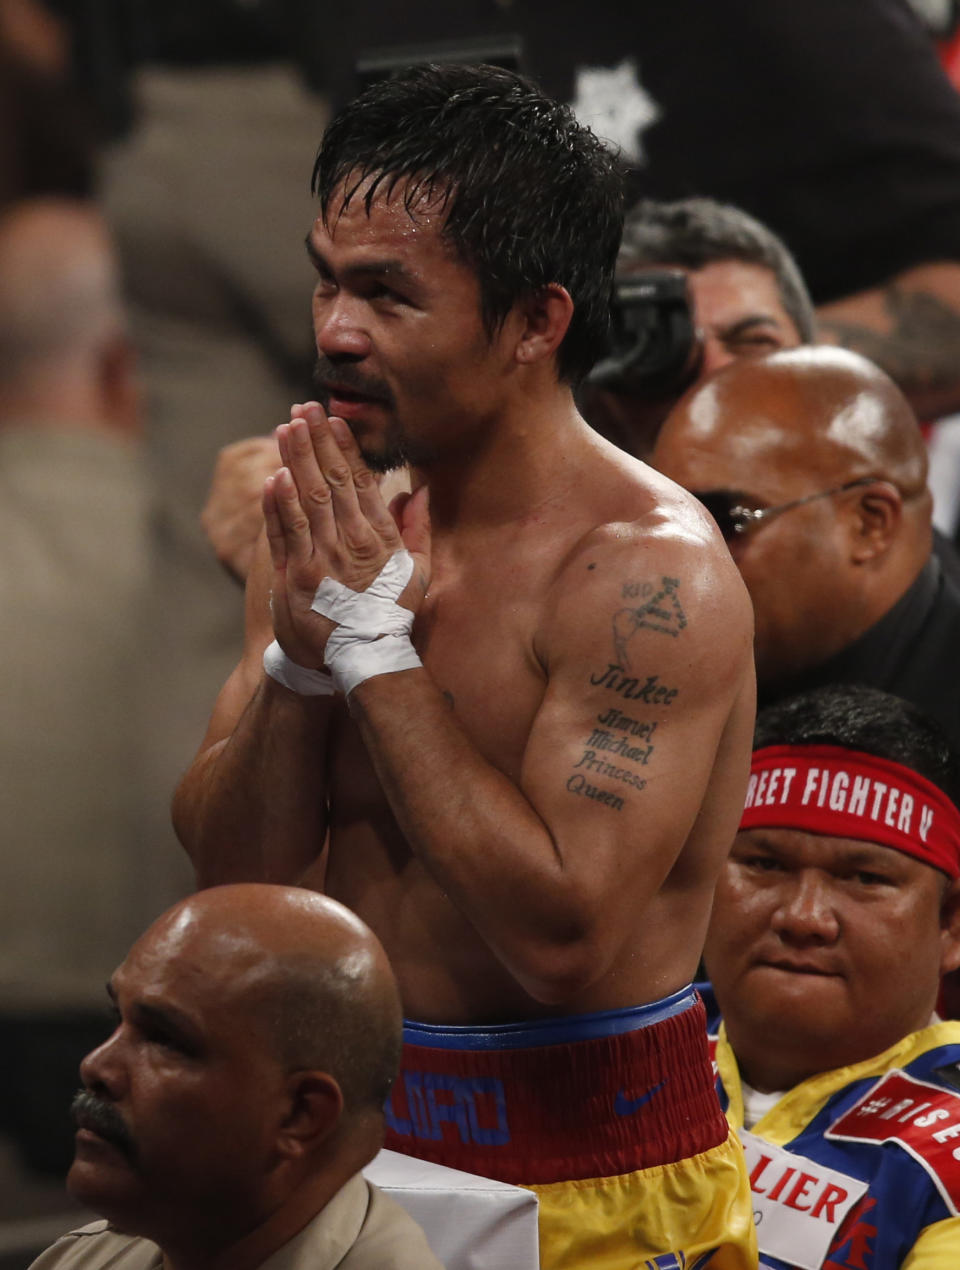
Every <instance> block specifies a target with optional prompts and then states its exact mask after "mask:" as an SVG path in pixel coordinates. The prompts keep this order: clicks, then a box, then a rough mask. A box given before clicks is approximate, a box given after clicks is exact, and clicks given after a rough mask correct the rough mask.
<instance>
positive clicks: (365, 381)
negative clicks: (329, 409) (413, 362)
mask: <svg viewBox="0 0 960 1270" xmlns="http://www.w3.org/2000/svg"><path fill="white" fill-rule="evenodd" d="M313 383H314V387H315V388H316V389H317V391H318V392H319V393H320V394H321V399H322V398H323V396H324V395H326V396H327V397H329V390H328V387H327V385H328V384H336V385H337V386H338V387H340V388H346V389H347V390H348V391H349V392H355V393H357V394H358V395H359V396H361V397H373V398H375V399H376V400H377V401H382V402H384V403H385V404H386V405H388V406H392V405H393V393H392V392H391V391H390V388H389V386H388V385H387V384H385V383H384V381H383V380H382V379H377V378H376V377H375V376H373V375H367V374H366V373H365V372H364V371H362V370H359V369H358V368H357V367H356V366H355V365H354V364H353V362H340V363H337V362H332V361H331V360H330V358H329V357H323V356H321V357H318V358H317V361H316V364H315V365H314V368H313Z"/></svg>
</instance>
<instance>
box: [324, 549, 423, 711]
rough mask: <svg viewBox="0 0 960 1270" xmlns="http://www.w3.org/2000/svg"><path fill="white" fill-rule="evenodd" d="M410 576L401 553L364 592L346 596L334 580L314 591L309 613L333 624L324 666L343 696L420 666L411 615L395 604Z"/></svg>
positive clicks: (406, 558) (410, 568) (346, 590)
mask: <svg viewBox="0 0 960 1270" xmlns="http://www.w3.org/2000/svg"><path fill="white" fill-rule="evenodd" d="M412 576H413V557H412V556H411V555H410V553H409V551H406V550H403V549H401V550H400V551H395V552H394V553H393V555H392V556H391V557H390V559H389V560H388V561H387V563H386V564H385V565H384V566H383V568H382V569H381V570H380V572H379V574H378V575H377V577H376V578H375V579H374V580H373V582H372V583H371V584H370V586H369V587H367V589H366V591H351V589H350V588H349V587H347V586H344V585H343V583H342V582H337V581H336V580H335V579H334V578H324V579H323V581H322V582H321V583H320V585H319V586H318V587H317V593H316V595H315V596H314V597H313V604H312V605H311V606H310V607H311V608H312V609H313V611H314V612H315V613H322V614H323V616H324V617H328V618H330V620H331V621H332V622H336V624H337V627H336V630H335V631H334V632H333V634H332V635H331V636H330V638H329V639H328V640H327V648H326V653H325V654H324V662H325V663H326V665H327V666H328V667H329V668H330V673H331V675H332V676H333V682H334V684H335V686H336V688H337V689H338V690H339V691H340V692H342V693H343V694H344V696H349V695H350V693H351V692H353V690H354V688H356V687H357V685H358V684H362V683H364V682H365V681H366V680H367V679H372V678H373V677H374V675H389V674H392V673H394V672H395V671H398V670H414V669H415V668H416V667H418V666H422V665H423V663H422V662H421V660H420V658H419V657H418V656H417V654H416V652H415V650H414V647H413V645H412V644H411V642H410V630H411V628H412V626H413V614H412V613H411V612H410V610H409V609H405V608H401V606H400V605H399V604H398V603H397V600H398V599H399V597H400V595H401V593H402V592H403V588H404V587H405V586H406V585H407V583H408V582H409V581H410V578H411V577H412Z"/></svg>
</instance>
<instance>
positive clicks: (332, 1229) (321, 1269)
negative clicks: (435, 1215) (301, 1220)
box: [30, 1173, 443, 1270]
mask: <svg viewBox="0 0 960 1270" xmlns="http://www.w3.org/2000/svg"><path fill="white" fill-rule="evenodd" d="M162 1265H163V1255H162V1253H161V1251H160V1249H159V1248H158V1247H157V1245H156V1244H155V1243H152V1242H151V1241H150V1240H149V1239H139V1238H137V1237H136V1236H134V1235H121V1234H118V1233H117V1231H115V1230H111V1229H110V1227H109V1226H108V1224H107V1223H106V1222H105V1221H99V1222H93V1223H92V1224H91V1225H89V1226H83V1227H82V1228H81V1229H80V1230H74V1231H71V1232H70V1233H69V1234H68V1235H64V1236H63V1237H62V1238H61V1239H58V1240H57V1242H56V1243H55V1244H54V1245H53V1246H52V1247H51V1248H48V1249H47V1250H46V1252H43V1253H41V1254H40V1256H39V1257H38V1258H37V1260H36V1261H34V1263H33V1265H32V1266H31V1268H30V1270H107V1267H109V1270H160V1268H161V1267H162ZM260 1270H443V1267H442V1266H441V1264H440V1262H439V1261H438V1260H437V1259H436V1257H435V1256H434V1255H433V1253H432V1252H431V1251H430V1248H429V1245H428V1244H427V1240H426V1236H425V1235H424V1233H423V1231H422V1230H421V1229H420V1227H419V1226H418V1225H417V1224H416V1222H415V1221H414V1220H413V1219H412V1218H411V1217H408V1216H407V1214H406V1213H405V1212H404V1211H403V1209H402V1208H401V1207H400V1205H399V1204H396V1203H394V1201H393V1200H392V1199H390V1198H388V1196H386V1195H384V1194H383V1192H382V1191H379V1190H378V1189H377V1188H376V1187H375V1186H373V1185H371V1183H369V1182H367V1181H366V1180H365V1179H364V1178H363V1177H362V1176H361V1175H360V1174H359V1173H357V1174H356V1175H355V1176H354V1177H352V1178H351V1179H350V1181H349V1182H347V1184H346V1185H345V1186H343V1187H342V1188H341V1189H340V1190H339V1191H338V1192H337V1194H336V1195H335V1196H334V1197H333V1199H332V1200H331V1201H330V1203H329V1204H327V1206H326V1208H324V1209H322V1210H321V1212H319V1213H318V1214H317V1216H316V1217H315V1218H314V1219H313V1221H312V1222H310V1223H309V1225H307V1226H305V1227H304V1228H303V1230H302V1231H301V1232H300V1234H299V1235H296V1236H295V1237H294V1238H293V1239H291V1240H290V1242H289V1243H287V1244H284V1246H283V1247H282V1248H280V1249H279V1250H278V1251H277V1252H275V1253H274V1254H273V1256H272V1257H270V1258H269V1259H268V1260H267V1261H265V1262H264V1263H263V1265H262V1266H261V1267H260Z"/></svg>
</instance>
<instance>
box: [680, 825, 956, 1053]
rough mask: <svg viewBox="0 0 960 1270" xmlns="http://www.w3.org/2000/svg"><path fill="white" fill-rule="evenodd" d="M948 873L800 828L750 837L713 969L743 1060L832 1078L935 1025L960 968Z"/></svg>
mask: <svg viewBox="0 0 960 1270" xmlns="http://www.w3.org/2000/svg"><path fill="white" fill-rule="evenodd" d="M954 894H955V888H953V887H950V886H949V884H948V882H947V879H946V877H945V875H944V874H942V873H940V872H939V870H937V869H934V868H931V867H930V866H929V865H926V864H923V863H921V862H920V861H919V860H916V859H914V858H912V857H911V856H907V855H905V854H903V853H902V852H900V851H895V850H893V849H892V848H890V847H884V846H879V845H876V844H874V843H866V842H858V841H854V840H852V839H847V838H827V837H823V836H820V835H816V834H810V833H805V832H800V831H798V830H790V829H751V830H746V831H742V832H741V833H739V834H738V835H737V838H736V841H735V843H734V846H733V850H732V852H731V854H730V858H729V860H728V861H727V863H726V865H725V866H724V870H723V873H722V876H721V879H720V883H719V885H718V887H717V893H716V899H715V902H714V908H713V916H712V919H711V924H710V930H709V933H708V936H707V942H706V948H705V953H704V956H705V960H706V965H707V971H708V974H709V976H710V979H711V981H712V983H713V985H714V988H715V990H716V994H717V999H718V1002H719V1004H720V1008H721V1012H722V1013H723V1015H724V1017H725V1019H726V1023H727V1030H728V1034H729V1036H730V1040H731V1044H732V1045H733V1048H734V1050H735V1052H739V1049H740V1047H741V1046H742V1048H743V1050H744V1052H745V1053H747V1054H749V1053H751V1052H753V1053H755V1052H757V1051H758V1050H762V1049H763V1047H765V1046H768V1045H770V1044H771V1043H775V1044H778V1045H784V1046H787V1047H789V1048H790V1049H791V1050H792V1051H793V1052H794V1054H795V1055H796V1057H797V1060H798V1063H799V1065H800V1067H803V1068H806V1069H808V1070H809V1071H821V1070H827V1069H830V1068H833V1067H837V1066H841V1065H844V1064H846V1063H851V1062H858V1061H860V1060H861V1059H865V1058H868V1057H870V1056H872V1055H874V1054H878V1053H880V1052H881V1051H882V1050H884V1049H886V1048H888V1046H890V1045H892V1044H894V1043H895V1042H896V1041H898V1040H899V1039H900V1038H901V1037H902V1036H904V1035H906V1034H907V1033H908V1032H911V1031H914V1030H916V1029H917V1028H919V1027H922V1026H925V1025H926V1024H927V1023H928V1022H929V1019H930V1015H931V1012H932V1011H933V1008H934V1004H935V1001H936V997H937V990H938V986H939V978H940V974H941V972H942V971H944V970H946V969H953V968H954V966H955V965H956V964H957V962H958V960H960V941H958V938H957V935H956V934H955V933H954V932H953V930H952V928H951V927H952V922H953V921H954V914H955V908H956V900H955V898H949V899H948V898H946V897H948V896H950V897H953V896H954Z"/></svg>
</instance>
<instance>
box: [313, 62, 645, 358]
mask: <svg viewBox="0 0 960 1270" xmlns="http://www.w3.org/2000/svg"><path fill="white" fill-rule="evenodd" d="M370 178H372V179H370ZM364 182H369V183H368V184H366V185H365V188H364V192H363V198H364V203H365V206H366V209H367V212H368V213H369V210H370V207H371V205H372V202H373V200H374V198H375V197H376V196H377V194H378V193H382V194H386V195H389V194H390V193H391V192H392V191H393V190H395V189H396V188H398V187H400V188H401V189H402V193H403V202H404V206H405V207H406V208H407V211H408V212H409V213H410V214H411V216H415V215H416V209H417V206H418V204H420V203H421V202H422V201H423V200H427V201H428V202H432V201H436V202H437V204H438V205H439V206H440V207H441V208H442V209H443V212H444V224H443V231H442V232H443V234H444V236H445V237H446V238H447V239H448V240H449V242H450V243H451V244H452V246H453V247H454V249H455V250H456V252H457V253H458V255H459V256H460V257H461V259H463V260H464V261H465V262H466V263H467V264H469V265H470V267H471V268H473V269H474V270H475V272H476V275H477V278H478V281H479V284H480V296H481V310H482V318H483V322H484V326H485V328H486V330H487V332H488V334H489V335H490V336H491V337H492V335H493V334H494V333H495V332H496V330H497V329H498V328H499V326H500V325H502V323H503V321H504V320H505V318H506V316H507V314H508V313H509V312H510V310H511V309H512V308H513V306H514V304H515V303H516V302H517V301H518V300H521V299H523V298H525V297H528V296H533V295H536V293H537V292H538V291H540V290H541V289H542V288H544V287H545V286H547V285H548V284H549V283H558V284H559V285H560V286H563V287H565V288H566V289H567V291H568V292H569V293H570V296H571V298H572V300H573V303H574V313H573V317H572V320H571V323H570V327H569V329H568V331H567V333H566V336H565V338H564V340H563V342H562V344H561V345H560V348H559V350H558V353H557V371H558V376H559V378H560V379H561V380H565V381H569V382H571V383H577V382H579V380H581V379H582V378H583V376H584V375H586V373H587V372H588V371H589V370H590V368H591V367H592V366H593V364H594V362H595V361H596V360H597V359H598V357H600V356H601V355H602V354H603V353H604V352H605V351H606V347H607V342H608V337H609V325H610V301H611V296H612V289H613V275H614V267H615V263H616V255H617V248H618V246H619V243H620V231H621V227H622V221H623V168H622V165H621V163H620V161H619V159H618V158H617V157H616V156H615V155H614V154H613V153H612V152H611V151H609V150H608V149H607V148H606V147H605V146H604V145H603V144H602V142H601V141H600V140H599V139H598V138H597V137H596V136H594V134H593V133H592V132H591V131H590V130H589V129H588V128H584V127H583V126H582V125H580V124H579V123H577V121H576V118H575V117H574V115H573V112H572V111H571V110H570V108H569V107H568V106H564V105H561V104H560V103H559V102H555V101H553V100H552V99H551V98H549V97H546V96H545V95H544V94H543V93H542V92H541V91H540V89H539V88H537V87H536V86H535V85H534V84H533V83H532V82H530V81H529V80H526V79H524V78H523V77H522V76H520V75H516V74H514V73H513V72H512V71H507V70H502V69H500V68H499V67H493V66H462V65H444V66H418V67H415V68H413V69H410V70H407V71H405V72H403V73H402V74H401V75H399V76H398V77H396V78H392V79H384V80H380V81H378V82H377V83H375V84H374V85H372V86H371V87H370V88H368V89H367V90H366V91H365V92H363V93H361V94H360V96H359V97H356V98H354V100H353V101H351V102H349V103H348V104H347V105H346V106H345V107H344V108H343V109H342V110H341V111H340V112H339V113H338V114H337V115H336V116H335V117H334V119H333V120H332V122H331V123H330V125H329V127H328V128H327V131H326V132H325V134H324V137H323V141H322V143H321V147H320V152H319V154H318V156H317V161H316V164H315V167H314V172H313V183H312V188H313V191H314V193H315V194H317V195H318V196H319V199H320V208H321V213H322V215H323V218H324V222H325V223H327V222H328V220H329V218H330V217H331V216H332V217H333V218H335V217H336V215H337V214H339V212H341V211H342V210H343V208H344V207H345V206H346V204H347V203H349V201H350V200H351V198H352V197H353V196H354V195H355V194H356V192H357V190H358V188H359V187H360V186H361V185H363V184H364ZM335 198H336V199H337V200H339V201H338V202H337V205H336V206H332V203H333V201H334V199H335Z"/></svg>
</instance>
